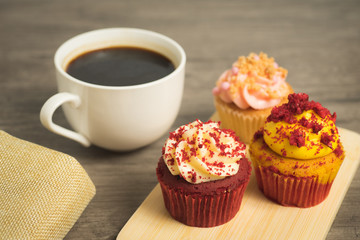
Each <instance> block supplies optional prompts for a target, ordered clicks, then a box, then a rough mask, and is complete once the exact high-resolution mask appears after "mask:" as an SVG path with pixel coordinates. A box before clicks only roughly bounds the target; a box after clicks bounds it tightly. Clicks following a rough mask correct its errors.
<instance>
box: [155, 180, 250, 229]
mask: <svg viewBox="0 0 360 240" xmlns="http://www.w3.org/2000/svg"><path fill="white" fill-rule="evenodd" d="M247 184H248V182H245V183H244V184H242V185H240V186H239V187H238V188H237V189H235V190H232V191H230V192H227V191H226V192H224V193H222V194H218V195H205V196H202V195H199V194H190V195H188V194H186V193H184V192H182V191H181V190H178V189H172V188H169V187H168V186H166V185H165V184H162V183H160V186H161V190H162V193H163V198H164V203H165V207H166V209H167V210H168V211H169V213H170V215H171V216H172V217H173V218H174V219H176V220H178V221H179V222H182V223H184V224H186V225H189V226H194V227H214V226H218V225H221V224H224V223H226V222H228V221H230V220H231V219H232V218H233V217H234V216H235V215H236V213H237V212H238V211H239V209H240V206H241V202H242V198H243V195H244V192H245V189H246V186H247Z"/></svg>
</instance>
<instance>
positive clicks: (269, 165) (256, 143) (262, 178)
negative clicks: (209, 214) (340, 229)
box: [249, 93, 345, 207]
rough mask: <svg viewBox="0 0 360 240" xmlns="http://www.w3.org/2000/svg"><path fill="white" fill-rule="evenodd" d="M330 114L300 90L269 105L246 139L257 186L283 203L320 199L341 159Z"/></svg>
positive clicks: (305, 203)
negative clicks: (281, 102)
mask: <svg viewBox="0 0 360 240" xmlns="http://www.w3.org/2000/svg"><path fill="white" fill-rule="evenodd" d="M335 118H336V115H335V114H334V115H331V114H330V112H329V111H328V110H327V109H326V108H324V107H322V106H321V105H320V104H319V103H316V102H313V101H311V102H309V101H308V96H307V95H306V94H303V93H300V94H290V95H289V102H288V103H287V104H284V105H282V106H280V107H275V108H274V109H273V110H272V113H271V115H270V116H269V117H268V118H267V121H266V123H265V125H264V128H262V129H261V130H259V131H258V132H257V133H256V134H255V136H254V139H253V141H252V143H251V144H250V149H249V152H250V156H251V160H252V162H253V166H254V169H255V174H256V178H257V182H258V185H259V188H260V189H261V190H262V191H263V192H264V195H265V196H267V197H268V198H270V199H272V200H274V201H276V202H278V203H280V204H282V205H285V206H297V207H311V206H314V205H317V204H319V203H321V202H322V201H323V200H324V199H325V198H326V197H327V195H328V194H329V191H330V188H331V185H332V183H333V181H334V179H335V177H336V175H337V172H338V170H339V168H340V166H341V164H342V162H343V160H344V158H345V153H344V149H343V146H342V144H341V142H340V138H339V134H338V130H337V128H336V126H335Z"/></svg>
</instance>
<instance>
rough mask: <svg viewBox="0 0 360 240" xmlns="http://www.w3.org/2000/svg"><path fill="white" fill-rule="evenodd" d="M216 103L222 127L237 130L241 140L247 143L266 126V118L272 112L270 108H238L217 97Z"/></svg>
mask: <svg viewBox="0 0 360 240" xmlns="http://www.w3.org/2000/svg"><path fill="white" fill-rule="evenodd" d="M214 103H215V108H216V110H217V112H218V114H219V117H220V121H221V127H222V128H226V129H232V130H233V131H235V133H236V135H237V136H238V137H239V139H240V141H242V142H244V143H246V144H248V143H250V142H251V139H252V138H253V136H254V134H255V132H256V131H257V130H259V129H260V128H261V127H262V126H264V123H265V120H266V118H267V116H269V114H270V112H271V109H270V108H269V109H266V110H259V111H256V110H252V109H251V110H241V109H236V108H234V107H233V106H231V105H230V104H227V103H224V102H222V101H221V100H219V99H215V101H214ZM255 111H256V112H255Z"/></svg>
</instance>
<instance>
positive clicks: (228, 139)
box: [163, 120, 246, 184]
mask: <svg viewBox="0 0 360 240" xmlns="http://www.w3.org/2000/svg"><path fill="white" fill-rule="evenodd" d="M245 148H246V145H245V144H244V143H242V142H239V141H238V140H237V137H236V136H235V134H234V132H233V131H231V130H222V129H220V125H219V123H215V122H212V121H209V122H206V123H203V122H201V121H200V120H196V121H194V122H192V123H190V124H187V125H184V126H181V127H179V128H178V129H176V130H175V131H174V132H172V133H170V137H169V138H168V139H167V141H166V143H165V146H164V148H163V159H164V161H165V163H166V165H167V167H168V169H169V170H170V172H171V174H172V175H180V176H181V177H183V178H184V179H185V180H186V181H188V182H189V183H194V184H198V183H202V182H208V181H214V180H218V179H222V178H225V177H226V176H232V175H235V174H236V173H237V172H238V170H239V160H240V159H241V158H243V157H245Z"/></svg>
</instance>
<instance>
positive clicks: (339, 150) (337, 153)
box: [334, 144, 344, 157]
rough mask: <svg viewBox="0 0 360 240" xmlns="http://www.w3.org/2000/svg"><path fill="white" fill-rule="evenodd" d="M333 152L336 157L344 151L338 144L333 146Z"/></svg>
mask: <svg viewBox="0 0 360 240" xmlns="http://www.w3.org/2000/svg"><path fill="white" fill-rule="evenodd" d="M334 153H335V155H336V156H337V157H340V156H341V155H342V154H343V153H344V151H343V150H342V149H341V147H340V144H339V145H338V146H337V147H336V148H335V150H334Z"/></svg>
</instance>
